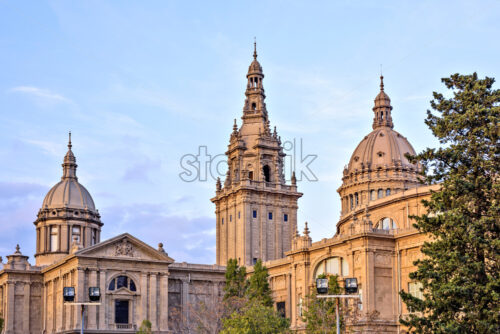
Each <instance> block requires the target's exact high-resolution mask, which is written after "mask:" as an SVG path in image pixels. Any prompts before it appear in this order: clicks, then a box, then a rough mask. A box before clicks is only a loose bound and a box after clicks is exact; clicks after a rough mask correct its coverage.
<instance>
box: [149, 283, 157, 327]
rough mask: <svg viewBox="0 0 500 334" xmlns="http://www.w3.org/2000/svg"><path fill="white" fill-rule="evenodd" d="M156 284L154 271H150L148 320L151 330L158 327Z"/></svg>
mask: <svg viewBox="0 0 500 334" xmlns="http://www.w3.org/2000/svg"><path fill="white" fill-rule="evenodd" d="M156 288H157V285H156V273H151V275H150V276H149V306H150V307H149V321H151V324H152V328H151V329H152V330H153V331H155V330H157V329H158V321H157V320H158V319H157V318H156V314H157V310H158V304H157V296H158V291H157V289H156Z"/></svg>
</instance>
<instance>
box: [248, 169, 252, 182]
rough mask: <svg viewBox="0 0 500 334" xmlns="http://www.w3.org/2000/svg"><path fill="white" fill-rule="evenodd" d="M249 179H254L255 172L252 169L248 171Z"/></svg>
mask: <svg viewBox="0 0 500 334" xmlns="http://www.w3.org/2000/svg"><path fill="white" fill-rule="evenodd" d="M248 179H249V180H253V172H252V171H250V172H248Z"/></svg>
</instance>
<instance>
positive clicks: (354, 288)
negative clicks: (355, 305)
mask: <svg viewBox="0 0 500 334" xmlns="http://www.w3.org/2000/svg"><path fill="white" fill-rule="evenodd" d="M344 286H345V292H347V293H357V292H358V280H357V279H356V278H346V279H345V281H344Z"/></svg>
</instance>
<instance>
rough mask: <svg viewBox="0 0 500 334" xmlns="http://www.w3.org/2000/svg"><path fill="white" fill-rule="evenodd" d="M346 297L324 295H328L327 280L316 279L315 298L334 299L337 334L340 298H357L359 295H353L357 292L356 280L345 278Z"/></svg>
mask: <svg viewBox="0 0 500 334" xmlns="http://www.w3.org/2000/svg"><path fill="white" fill-rule="evenodd" d="M344 287H345V292H347V293H348V294H346V295H326V293H328V279H326V278H317V279H316V291H317V292H318V296H317V298H335V317H336V322H337V334H340V316H339V300H340V298H359V295H354V294H355V293H357V292H358V280H357V279H356V278H346V279H345V280H344Z"/></svg>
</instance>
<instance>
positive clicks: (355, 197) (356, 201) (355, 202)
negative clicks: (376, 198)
mask: <svg viewBox="0 0 500 334" xmlns="http://www.w3.org/2000/svg"><path fill="white" fill-rule="evenodd" d="M354 205H355V206H358V205H359V196H358V193H355V194H354Z"/></svg>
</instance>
